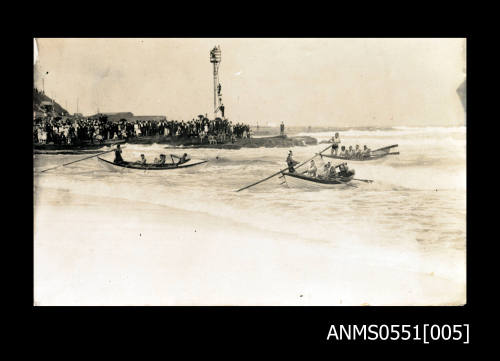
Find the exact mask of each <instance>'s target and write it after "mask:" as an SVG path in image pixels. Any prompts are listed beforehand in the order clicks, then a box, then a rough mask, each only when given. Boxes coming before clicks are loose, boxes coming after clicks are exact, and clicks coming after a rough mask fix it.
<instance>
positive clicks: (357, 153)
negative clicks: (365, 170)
mask: <svg viewBox="0 0 500 361" xmlns="http://www.w3.org/2000/svg"><path fill="white" fill-rule="evenodd" d="M354 157H355V158H361V148H360V147H359V144H356V149H354Z"/></svg>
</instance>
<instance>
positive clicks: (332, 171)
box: [286, 150, 354, 179]
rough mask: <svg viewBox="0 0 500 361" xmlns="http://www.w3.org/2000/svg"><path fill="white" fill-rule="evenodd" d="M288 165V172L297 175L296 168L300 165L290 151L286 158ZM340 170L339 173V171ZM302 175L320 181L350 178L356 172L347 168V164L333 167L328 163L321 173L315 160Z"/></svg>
mask: <svg viewBox="0 0 500 361" xmlns="http://www.w3.org/2000/svg"><path fill="white" fill-rule="evenodd" d="M286 163H287V165H288V171H289V172H290V173H295V168H294V167H295V166H296V165H297V164H298V163H299V162H297V161H295V160H294V159H293V152H292V151H291V150H290V151H289V152H288V157H287V158H286ZM337 168H338V171H337ZM302 174H306V175H308V176H309V177H312V178H319V179H330V178H335V177H348V176H350V175H353V174H354V170H350V169H349V167H348V166H347V163H345V162H344V163H341V164H337V165H336V166H332V165H331V163H330V162H328V163H326V164H325V165H324V166H323V167H322V169H321V170H320V171H318V167H317V166H316V163H315V162H314V160H311V162H310V163H309V169H308V170H306V171H304V172H302Z"/></svg>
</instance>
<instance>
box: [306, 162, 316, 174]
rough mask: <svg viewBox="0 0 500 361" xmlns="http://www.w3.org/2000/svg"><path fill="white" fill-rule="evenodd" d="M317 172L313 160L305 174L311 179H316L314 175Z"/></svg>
mask: <svg viewBox="0 0 500 361" xmlns="http://www.w3.org/2000/svg"><path fill="white" fill-rule="evenodd" d="M317 171H318V168H316V163H314V160H311V163H309V169H308V170H307V171H306V173H307V174H308V175H309V176H310V177H313V178H316V173H317Z"/></svg>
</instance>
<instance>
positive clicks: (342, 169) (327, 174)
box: [304, 160, 354, 179]
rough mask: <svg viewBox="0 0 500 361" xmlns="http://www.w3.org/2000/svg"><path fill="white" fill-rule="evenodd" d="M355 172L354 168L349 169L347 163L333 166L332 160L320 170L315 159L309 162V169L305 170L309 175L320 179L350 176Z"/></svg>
mask: <svg viewBox="0 0 500 361" xmlns="http://www.w3.org/2000/svg"><path fill="white" fill-rule="evenodd" d="M337 168H338V171H337ZM353 173H354V170H349V167H348V166H347V163H340V164H337V165H336V166H333V165H331V163H330V162H328V163H326V164H325V165H324V166H323V168H322V169H320V170H319V171H318V167H316V163H314V160H311V162H310V163H309V169H308V170H306V171H305V172H304V174H306V175H308V176H309V177H312V178H318V179H331V178H336V177H348V176H350V175H351V174H353Z"/></svg>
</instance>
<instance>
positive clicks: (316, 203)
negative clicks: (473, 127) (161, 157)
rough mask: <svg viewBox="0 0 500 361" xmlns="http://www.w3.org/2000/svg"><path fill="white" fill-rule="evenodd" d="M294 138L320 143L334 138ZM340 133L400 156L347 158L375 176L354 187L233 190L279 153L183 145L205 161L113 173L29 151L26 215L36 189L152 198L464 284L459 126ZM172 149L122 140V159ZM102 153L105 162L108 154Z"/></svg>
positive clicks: (277, 165) (365, 175)
mask: <svg viewBox="0 0 500 361" xmlns="http://www.w3.org/2000/svg"><path fill="white" fill-rule="evenodd" d="M303 135H309V136H312V137H315V138H317V139H318V141H322V140H327V139H328V138H331V136H332V135H333V134H332V133H307V134H306V133H304V134H303ZM340 137H341V140H342V145H356V144H359V145H360V146H363V145H365V144H366V145H368V146H369V147H370V148H371V149H376V148H379V147H383V146H386V145H392V144H398V145H399V147H398V148H397V150H398V151H399V152H400V155H396V156H388V157H385V158H383V159H380V160H377V161H373V162H348V164H349V167H350V168H351V169H352V168H354V169H355V171H356V178H361V179H371V180H373V181H374V182H373V183H363V182H353V184H355V185H356V186H357V187H356V188H355V187H351V186H347V185H340V186H338V187H337V188H329V189H316V188H309V187H308V186H307V185H306V184H305V185H304V186H303V187H289V186H287V185H286V184H281V183H282V179H279V178H278V177H274V178H272V179H270V180H268V181H266V182H264V183H261V184H259V185H257V186H255V187H252V188H249V189H247V190H244V191H241V192H235V190H236V189H239V188H241V187H243V186H245V185H248V184H250V183H253V182H255V181H257V180H260V179H262V178H264V177H266V176H268V175H271V174H273V173H275V172H277V171H278V170H280V169H283V168H285V167H286V163H285V159H286V156H287V153H288V149H286V148H248V149H245V148H243V149H240V150H218V149H188V150H187V152H188V153H189V154H190V156H191V157H192V158H196V159H207V160H209V162H208V163H206V164H203V165H201V166H196V167H193V168H188V169H184V170H172V171H150V172H147V171H146V172H144V171H135V172H127V173H121V172H112V171H110V170H108V169H106V168H104V167H102V166H101V164H100V163H99V162H98V161H97V159H95V158H94V159H90V160H86V161H83V162H78V163H75V164H72V165H69V166H66V167H61V168H58V169H55V170H53V171H49V172H46V173H43V174H40V173H38V171H40V170H42V169H46V168H49V167H51V166H56V165H58V164H62V163H65V162H69V161H71V160H77V159H79V158H82V157H84V156H82V155H35V156H34V167H35V174H34V183H35V189H36V192H35V211H36V206H37V202H39V199H40V197H39V195H40V193H43V191H44V189H49V188H50V189H57V190H62V191H66V192H69V193H74V194H79V195H89V196H92V199H93V200H92V201H89V202H90V203H89V207H92V206H97V204H93V203H95V202H97V201H95V200H94V199H95V198H94V197H103V198H106V199H107V198H109V197H111V198H118V199H126V200H130V201H140V202H146V203H153V204H158V205H164V206H168V207H170V208H174V209H181V210H187V211H197V212H202V213H206V214H209V215H212V216H216V217H220V218H224V219H227V220H230V221H235V222H239V223H244V224H247V225H249V226H251V227H254V228H257V229H259V230H263V231H269V232H279V233H281V234H283V235H287V234H289V235H290V236H291V235H293V236H295V237H298V238H299V239H300V240H301V242H302V243H303V244H304V245H307V244H311V245H314V244H322V245H323V247H326V248H327V249H329V250H331V252H336V250H342V252H347V253H349V254H350V255H352V257H354V258H357V259H359V261H360V262H364V263H370V264H383V265H390V266H391V267H394V269H405V270H408V271H415V272H420V273H432V274H435V275H439V276H441V277H445V278H447V279H449V280H452V281H455V282H458V283H459V284H464V282H465V271H466V270H465V254H466V252H465V250H466V128H465V127H458V128H433V127H427V128H409V127H396V128H393V129H391V130H378V131H359V130H350V131H346V132H341V133H340ZM326 146H327V145H325V144H318V145H315V146H304V147H294V148H293V152H294V158H295V159H296V160H298V161H303V160H307V159H308V158H310V157H312V156H313V155H314V153H315V152H318V151H320V150H322V149H324V148H325V147H326ZM104 150H106V149H104ZM393 151H394V150H393ZM181 152H183V150H180V149H165V146H164V145H159V144H153V145H126V146H125V147H124V149H123V154H122V156H123V158H124V159H125V160H137V159H139V156H140V154H141V153H143V154H145V156H146V158H147V159H148V160H149V161H152V160H153V158H154V157H155V156H157V155H158V154H159V153H166V154H169V153H181ZM104 157H105V158H107V159H110V160H111V159H112V158H113V155H112V153H109V154H107V155H105V156H104ZM316 161H317V162H319V163H320V164H321V161H320V160H319V159H318V158H316ZM304 169H305V168H304ZM61 204H64V199H61ZM138 207H139V206H138ZM165 217H166V218H168V214H166V215H165ZM189 221H190V220H189V219H186V222H189ZM262 252H265V249H264V250H262Z"/></svg>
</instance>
